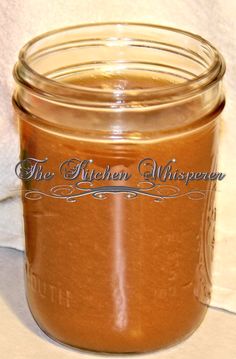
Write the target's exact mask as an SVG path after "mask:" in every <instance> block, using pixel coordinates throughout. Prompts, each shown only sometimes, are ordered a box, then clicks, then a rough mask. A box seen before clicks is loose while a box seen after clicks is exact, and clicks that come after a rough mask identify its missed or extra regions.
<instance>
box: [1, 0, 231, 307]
mask: <svg viewBox="0 0 236 359" xmlns="http://www.w3.org/2000/svg"><path fill="white" fill-rule="evenodd" d="M235 16H236V2H235V1H234V0H232V1H230V0H218V1H216V0H208V1H205V0H198V1H188V0H147V1H143V0H136V1H127V0H109V1H107V0H86V1H83V0H68V1H63V0H50V1H48V0H24V1H21V0H11V1H9V0H1V2H0V51H1V56H0V74H1V75H0V97H1V101H0V200H1V202H0V245H3V246H8V247H14V248H18V249H23V235H22V214H21V206H20V202H19V198H17V197H16V189H17V183H18V182H17V179H16V176H15V174H14V166H15V164H16V162H17V161H18V136H17V130H16V126H15V124H14V121H13V119H12V118H13V117H12V109H11V92H12V85H13V80H12V75H11V74H12V67H13V65H14V62H15V61H16V60H17V53H18V51H19V49H20V48H21V47H22V45H23V44H24V43H25V42H26V41H28V40H29V39H31V38H32V37H34V36H35V35H38V34H40V33H43V32H45V31H49V30H52V29H54V28H58V27H63V26H69V25H75V24H78V23H83V22H94V21H134V22H149V23H155V24H162V25H169V26H173V27H178V28H182V29H185V30H189V31H192V32H194V33H197V34H200V35H201V36H203V37H204V38H206V39H208V40H209V41H211V42H212V43H213V44H214V45H215V46H216V47H217V48H218V49H219V50H220V51H221V52H222V53H223V55H224V57H225V59H226V63H227V74H226V76H225V88H226V96H227V105H226V109H225V112H224V119H225V125H224V131H223V135H222V139H221V147H220V161H219V170H220V171H221V172H225V173H226V174H227V176H226V178H225V180H224V181H222V182H221V183H220V186H219V187H218V196H217V224H216V248H215V260H214V271H213V284H214V286H213V298H212V305H215V306H219V307H221V308H225V309H227V310H231V311H234V312H236V241H235V236H236V226H235V223H236V221H235V219H234V214H235V213H234V210H235V209H236V208H235V199H236V186H235V180H236V146H235V138H236V126H235V123H234V121H235V119H234V116H235V114H236V112H235V108H234V106H233V105H234V100H235V97H236V81H235V79H236V66H235V56H236V21H235Z"/></svg>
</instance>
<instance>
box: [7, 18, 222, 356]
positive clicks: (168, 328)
mask: <svg viewBox="0 0 236 359" xmlns="http://www.w3.org/2000/svg"><path fill="white" fill-rule="evenodd" d="M224 72H225V64H224V60H223V58H222V56H221V55H220V53H219V52H218V51H217V50H216V49H215V48H214V47H213V46H212V45H211V44H210V43H209V42H207V41H206V40H204V39H202V38H201V37H199V36H197V35H194V34H191V33H188V32H185V31H181V30H178V29H174V28H168V27H162V26H154V25H147V24H145V25H144V24H135V23H133V24H132V23H130V24H129V23H102V24H90V25H82V26H75V27H69V28H64V29H59V30H56V31H52V32H49V33H46V34H43V35H41V36H38V37H36V38H34V39H33V40H31V41H30V42H28V43H27V44H26V45H25V46H24V47H23V48H22V49H21V51H20V54H19V59H18V62H17V64H16V65H15V68H14V78H15V82H16V87H15V91H14V94H13V105H14V109H15V114H16V118H17V119H18V123H19V136H20V145H21V152H20V158H19V163H18V164H17V165H16V174H17V176H18V177H19V178H21V179H22V190H21V193H22V195H21V197H22V203H23V213H24V230H25V284H26V295H27V300H28V303H29V307H30V310H31V312H32V315H33V317H34V318H35V320H36V322H37V323H38V325H39V326H40V328H41V329H42V330H43V331H44V332H45V333H46V334H48V335H49V336H50V337H52V338H54V339H55V340H56V341H59V342H62V343H65V344H67V345H70V346H73V347H77V348H85V349H89V350H93V351H102V352H113V353H135V352H136V353H138V352H147V351H153V350H156V349H159V348H164V347H168V346H171V345H173V344H176V343H178V342H180V341H181V340H183V339H184V338H186V337H188V336H189V335H190V334H191V333H193V331H194V330H195V329H196V328H197V327H198V326H199V324H200V323H201V321H202V320H203V318H204V316H205V313H206V310H207V307H208V305H209V301H210V294H211V264H212V256H213V247H214V225H215V205H214V197H215V189H216V185H217V182H218V181H219V180H222V179H223V178H224V174H222V173H220V172H217V147H218V136H219V126H220V114H221V112H222V109H223V107H224V103H225V99H224V93H223V90H222V77H223V75H224Z"/></svg>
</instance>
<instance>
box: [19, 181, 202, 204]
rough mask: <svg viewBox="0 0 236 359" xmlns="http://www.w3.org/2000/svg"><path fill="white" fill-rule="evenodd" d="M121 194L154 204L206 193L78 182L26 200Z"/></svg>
mask: <svg viewBox="0 0 236 359" xmlns="http://www.w3.org/2000/svg"><path fill="white" fill-rule="evenodd" d="M117 193H121V194H123V195H124V197H125V198H126V199H134V198H136V197H138V196H147V197H151V198H153V200H154V202H161V201H164V200H167V199H171V198H172V199H173V198H179V197H188V198H189V199H192V200H201V199H203V198H205V195H206V191H203V190H197V189H196V190H195V189H192V190H189V191H186V192H181V191H180V189H179V187H177V186H171V185H166V184H155V183H153V182H150V181H141V182H139V183H138V184H137V187H130V186H96V187H95V186H94V185H93V183H92V182H89V181H86V182H85V181H83V182H77V183H76V184H74V185H67V184H65V185H57V186H54V187H52V188H51V189H50V191H49V193H44V192H42V191H39V190H37V189H32V190H26V191H25V194H24V195H25V198H27V199H30V200H39V199H41V198H43V197H50V198H56V199H62V200H65V201H67V202H77V201H78V200H79V199H80V198H82V197H85V196H92V197H93V198H95V199H99V200H104V199H106V198H107V196H108V195H109V194H117Z"/></svg>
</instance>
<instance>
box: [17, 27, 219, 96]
mask: <svg viewBox="0 0 236 359" xmlns="http://www.w3.org/2000/svg"><path fill="white" fill-rule="evenodd" d="M104 26H119V27H143V28H146V29H153V30H155V29H156V30H162V31H166V32H169V33H177V34H180V35H184V36H185V37H186V38H191V39H194V40H196V41H197V42H199V43H201V44H202V45H203V46H204V48H205V50H206V51H208V57H209V56H210V55H211V57H212V59H211V62H210V65H209V66H208V68H206V69H205V70H204V71H203V72H201V73H200V74H198V75H196V76H194V78H191V79H187V80H184V81H183V82H179V83H171V85H170V86H169V85H168V87H165V88H160V87H150V88H141V89H135V97H138V96H139V95H140V96H143V95H145V96H151V95H154V94H155V96H157V97H158V99H159V100H160V102H161V103H165V98H166V97H168V102H174V101H177V100H179V99H180V97H181V99H183V98H188V97H192V96H194V95H195V94H198V93H199V92H202V91H204V90H205V89H207V88H208V87H210V86H212V85H213V84H215V83H216V82H219V81H220V80H221V79H222V77H223V75H224V73H225V69H226V66H225V61H224V58H223V56H222V55H221V53H220V52H219V51H218V50H217V49H216V48H215V47H214V46H213V45H212V44H211V43H210V42H209V41H207V40H205V39H204V38H202V37H201V36H199V35H197V34H194V33H192V32H189V31H185V30H181V29H177V28H174V27H169V26H163V25H155V24H149V23H139V22H95V23H84V24H80V25H74V26H69V27H63V28H58V29H55V30H52V31H48V32H45V33H43V34H41V35H38V36H36V37H34V38H33V39H31V40H30V41H28V42H27V43H26V44H25V45H24V46H23V47H22V48H21V50H20V52H19V56H18V62H17V63H16V65H15V67H14V70H13V76H14V78H15V81H16V83H17V84H19V85H20V86H23V87H26V88H27V89H28V90H30V91H33V92H36V93H37V94H38V95H42V96H44V97H50V98H51V97H52V96H55V97H56V100H57V101H59V102H60V101H61V102H65V98H67V97H72V98H73V97H75V98H77V99H78V95H79V94H81V93H83V94H90V95H94V94H96V95H99V94H101V95H111V94H113V93H114V90H113V89H112V88H110V89H102V88H98V87H88V86H83V85H78V84H76V85H72V84H69V83H64V82H60V81H56V80H54V79H52V78H49V77H47V76H45V75H42V74H40V73H39V72H37V71H35V70H34V68H33V67H32V66H30V64H29V62H28V60H27V56H28V52H29V51H30V50H31V48H32V47H33V46H34V45H36V44H37V43H38V42H40V41H41V40H44V39H46V38H49V37H50V36H53V35H58V34H60V33H63V32H69V31H73V30H78V31H79V30H80V29H84V28H88V29H89V28H93V27H94V28H95V27H99V28H100V27H104ZM27 78H28V79H29V78H30V79H31V81H28V79H27ZM40 82H43V83H44V85H46V86H48V89H49V91H48V93H45V92H44V93H43V91H42V90H41V89H40V88H37V86H35V85H34V83H36V84H37V83H40ZM58 90H59V91H58ZM63 90H64V93H63V96H61V95H60V94H59V92H61V91H63ZM67 92H68V93H67ZM121 92H122V94H123V95H124V96H126V95H127V96H131V97H133V96H132V94H133V92H134V90H133V89H122V90H121ZM180 93H181V96H180ZM63 98H64V100H63Z"/></svg>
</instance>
